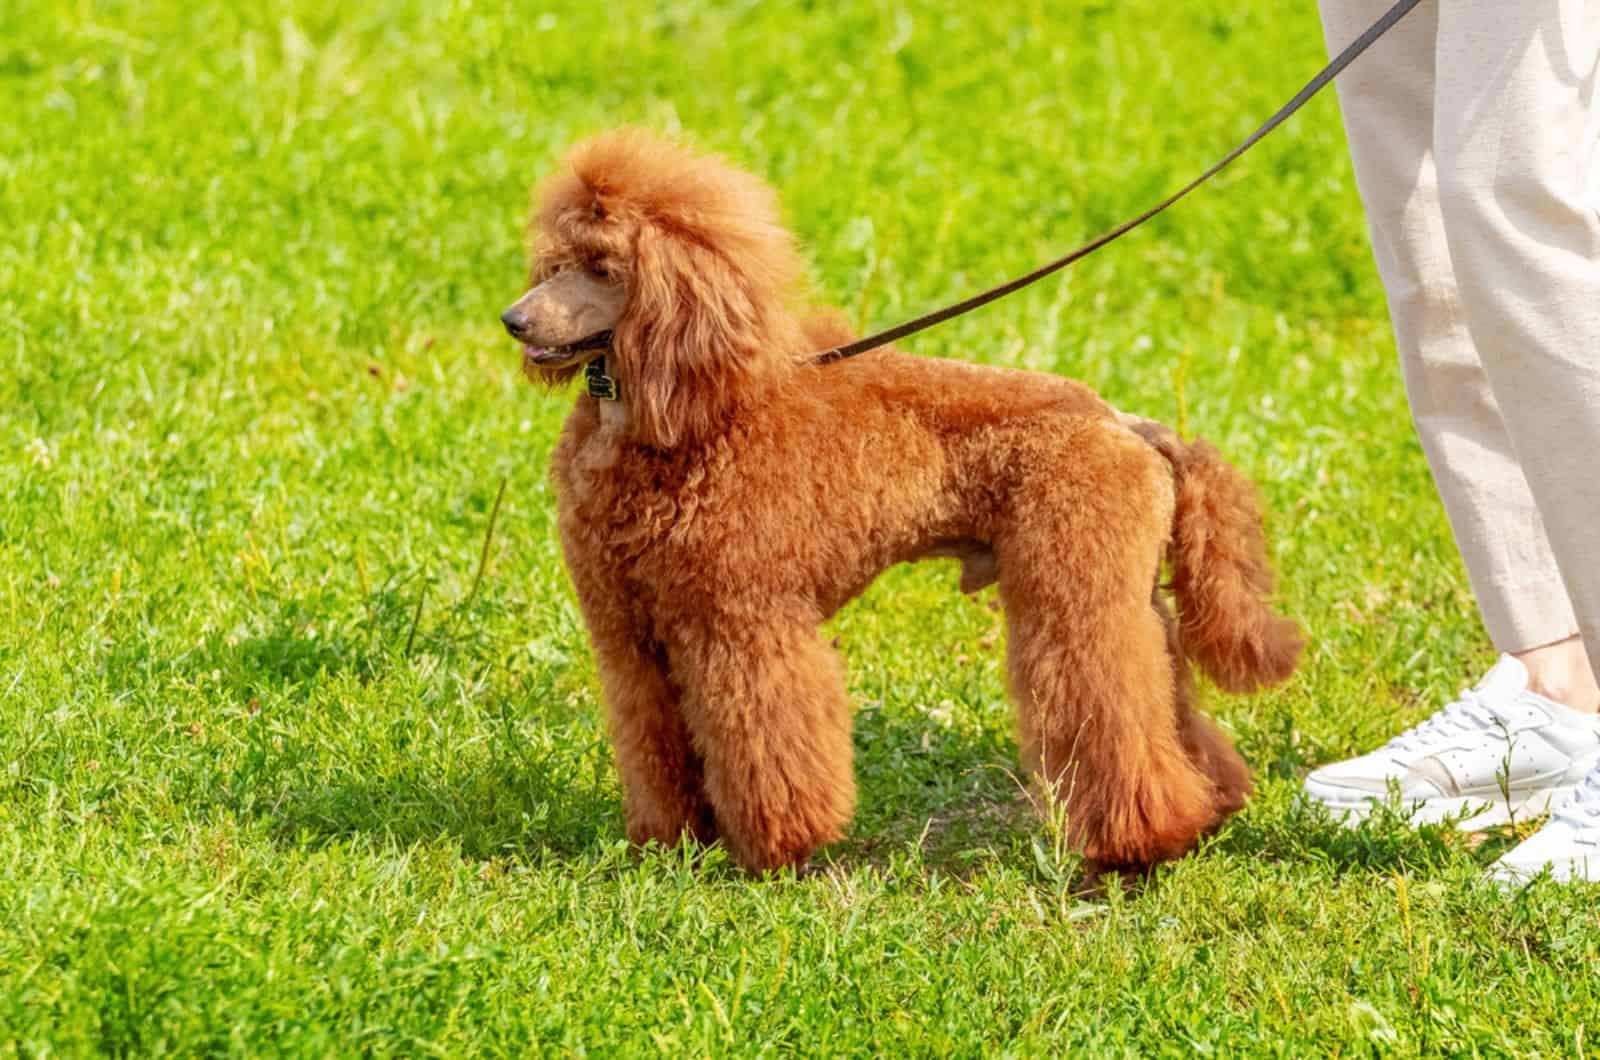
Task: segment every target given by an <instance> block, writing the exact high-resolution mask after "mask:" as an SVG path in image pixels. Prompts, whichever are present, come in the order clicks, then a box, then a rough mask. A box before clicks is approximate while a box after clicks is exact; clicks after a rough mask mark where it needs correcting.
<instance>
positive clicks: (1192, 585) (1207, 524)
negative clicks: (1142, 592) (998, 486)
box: [1122, 416, 1305, 692]
mask: <svg viewBox="0 0 1600 1060" xmlns="http://www.w3.org/2000/svg"><path fill="white" fill-rule="evenodd" d="M1122 419H1123V422H1124V423H1127V424H1128V425H1129V426H1130V427H1132V428H1133V429H1134V430H1135V431H1136V432H1138V433H1139V434H1140V435H1142V436H1143V437H1144V438H1145V439H1146V440H1147V441H1149V442H1150V444H1151V445H1152V446H1154V447H1155V449H1156V450H1157V451H1158V452H1160V453H1161V455H1162V456H1164V457H1166V459H1167V462H1168V463H1170V464H1171V465H1172V471H1173V475H1174V476H1175V478H1176V485H1177V504H1176V507H1175V509H1174V512H1173V518H1172V545H1171V549H1170V551H1169V558H1170V559H1171V564H1172V591H1173V595H1174V596H1176V597H1177V603H1178V628H1179V641H1180V643H1181V644H1182V646H1183V652H1184V654H1185V655H1187V656H1189V657H1190V658H1192V659H1194V660H1195V661H1196V662H1198V663H1199V664H1200V667H1201V668H1202V669H1203V670H1205V672H1206V673H1207V674H1209V675H1210V677H1211V679H1212V680H1213V681H1215V682H1216V683H1217V684H1218V685H1219V686H1220V687H1222V688H1224V689H1226V690H1227V691H1229V692H1251V691H1254V690H1255V689H1257V688H1261V687H1264V686H1267V685H1275V684H1277V683H1279V682H1280V681H1284V680H1286V679H1287V678H1288V677H1289V676H1290V675H1291V674H1293V673H1294V669H1295V666H1296V664H1297V663H1298V662H1299V660H1300V652H1301V649H1303V648H1304V647H1305V638H1304V636H1303V635H1302V634H1301V632H1300V627H1299V626H1298V625H1297V624H1296V623H1295V622H1294V621H1293V620H1292V619H1289V618H1285V617H1284V616H1282V615H1279V614H1277V613H1275V612H1274V611H1273V610H1272V607H1271V604H1270V600H1271V596H1272V589H1273V574H1272V566H1271V564H1270V563H1269V562H1268V560H1267V543H1266V536H1265V533H1264V532H1263V530H1262V517H1261V503H1260V500H1259V499H1258V498H1257V496H1256V490H1255V487H1254V485H1253V484H1252V483H1251V482H1250V480H1249V479H1247V478H1245V476H1244V475H1243V474H1242V473H1241V472H1240V471H1239V470H1238V469H1237V468H1235V467H1234V466H1233V465H1231V464H1229V463H1228V462H1227V461H1226V460H1224V459H1223V458H1222V454H1221V453H1219V452H1217V450H1216V449H1215V448H1214V447H1213V446H1211V445H1210V444H1208V443H1207V442H1204V441H1200V440H1198V439H1197V440H1196V441H1194V442H1192V443H1187V444H1186V443H1184V442H1183V441H1182V440H1181V439H1180V438H1179V437H1178V435H1177V434H1176V432H1174V431H1172V430H1170V429H1169V428H1167V427H1164V426H1162V425H1161V424H1158V423H1155V422H1153V421H1151V420H1137V419H1134V418H1133V417H1129V416H1123V417H1122Z"/></svg>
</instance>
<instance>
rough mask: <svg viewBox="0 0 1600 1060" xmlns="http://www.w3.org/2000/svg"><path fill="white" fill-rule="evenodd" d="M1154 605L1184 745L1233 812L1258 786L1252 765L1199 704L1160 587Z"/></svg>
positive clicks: (1226, 809) (1221, 801)
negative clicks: (1163, 635) (1169, 663)
mask: <svg viewBox="0 0 1600 1060" xmlns="http://www.w3.org/2000/svg"><path fill="white" fill-rule="evenodd" d="M1151 606H1153V607H1154V608H1155V612H1156V615H1157V616H1158V617H1159V618H1160V619H1161V625H1162V628H1163V629H1165V630H1166V634H1167V655H1168V657H1169V658H1171V660H1172V685H1173V690H1174V692H1175V694H1176V695H1175V700H1176V701H1175V703H1174V704H1173V705H1174V707H1175V708H1176V711H1177V718H1178V731H1179V733H1180V734H1181V735H1182V737H1183V746H1184V747H1185V749H1187V750H1188V752H1189V757H1191V758H1193V759H1194V761H1195V764H1196V765H1197V766H1199V767H1200V772H1202V773H1204V774H1205V775H1206V776H1208V777H1210V778H1211V783H1212V785H1213V786H1215V788H1216V791H1217V804H1218V808H1219V809H1220V810H1221V811H1222V813H1223V814H1224V815H1231V814H1233V813H1236V812H1238V811H1239V810H1240V809H1242V808H1243V807H1244V804H1245V800H1246V799H1248V798H1249V797H1250V792H1251V791H1252V790H1253V789H1254V787H1255V785H1254V784H1253V783H1252V781H1251V779H1250V767H1249V766H1247V765H1245V762H1244V759H1243V758H1241V757H1239V752H1238V751H1236V750H1235V749H1234V746H1233V741H1231V740H1229V739H1228V737H1227V734H1226V733H1224V732H1223V731H1222V729H1221V728H1219V727H1218V726H1217V723H1216V722H1214V721H1212V720H1211V719H1210V718H1208V717H1207V716H1206V715H1205V714H1204V713H1203V712H1202V711H1201V710H1200V708H1199V706H1198V705H1197V702H1196V696H1195V691H1194V676H1193V674H1191V673H1190V672H1189V660H1188V659H1187V658H1186V657H1185V656H1184V654H1183V644H1182V641H1181V639H1180V634H1179V630H1178V620H1177V617H1176V616H1174V615H1173V613H1172V608H1171V607H1169V606H1168V604H1167V601H1166V600H1165V599H1164V598H1163V597H1162V595H1161V593H1160V591H1159V590H1157V591H1156V592H1154V593H1153V594H1152V599H1151Z"/></svg>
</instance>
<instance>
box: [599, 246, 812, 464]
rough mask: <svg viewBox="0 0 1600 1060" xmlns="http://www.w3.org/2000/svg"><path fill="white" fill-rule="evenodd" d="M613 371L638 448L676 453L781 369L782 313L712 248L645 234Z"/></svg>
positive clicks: (618, 332) (630, 285)
mask: <svg viewBox="0 0 1600 1060" xmlns="http://www.w3.org/2000/svg"><path fill="white" fill-rule="evenodd" d="M627 282H628V306H627V308H626V310H624V312H623V316H622V320H621V321H619V322H618V324H617V327H616V329H615V336H614V338H613V339H612V349H613V351H614V353H615V355H616V363H615V366H614V368H612V371H614V372H615V374H616V376H617V380H618V382H619V383H620V385H621V387H622V395H623V401H624V402H625V403H626V404H627V407H628V416H629V420H630V426H631V428H632V430H633V432H634V435H635V436H636V437H637V438H638V440H639V441H641V442H643V443H645V444H646V445H651V446H655V447H657V448H663V449H665V448H670V447H672V446H675V445H678V444H680V443H682V442H686V441H692V440H694V439H696V438H700V437H704V436H705V435H707V434H708V433H710V432H711V431H712V430H714V429H715V428H716V427H717V426H718V425H719V424H721V423H722V422H723V421H724V420H725V419H726V417H727V416H728V415H729V413H730V412H731V411H732V410H733V408H734V406H735V405H736V404H737V403H738V401H739V400H740V398H741V397H743V396H747V395H748V394H749V393H750V390H751V387H752V384H754V383H755V382H756V380H757V379H758V378H759V377H760V376H761V375H762V374H763V373H764V372H765V371H767V370H769V369H770V368H771V367H772V366H773V365H774V364H777V363H779V359H780V357H781V354H780V351H779V350H778V349H776V348H775V346H776V343H775V341H774V340H775V339H776V338H777V336H776V334H775V327H774V325H775V323H776V320H775V316H776V315H777V314H778V312H779V311H778V310H776V308H775V307H774V306H772V305H769V304H767V302H768V301H769V299H766V298H764V297H763V293H764V292H762V291H761V290H760V289H759V285H757V284H756V283H754V282H753V281H752V278H751V277H750V276H748V275H745V274H743V273H741V272H740V271H739V270H738V269H735V268H733V267H732V266H731V265H730V264H729V263H728V261H727V260H726V259H724V258H723V257H722V256H721V255H719V254H717V253H716V252H714V251H713V250H711V249H710V248H708V247H706V246H704V245H702V244H700V243H699V242H697V241H694V240H692V239H688V238H674V237H673V236H672V235H671V234H669V233H666V232H663V231H662V230H660V229H659V228H658V227H656V226H655V225H648V224H647V225H644V226H642V227H641V228H640V229H639V233H638V237H637V241H636V244H635V247H634V252H633V255H632V262H631V267H630V271H629V276H628V278H627Z"/></svg>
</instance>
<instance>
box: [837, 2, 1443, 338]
mask: <svg viewBox="0 0 1600 1060" xmlns="http://www.w3.org/2000/svg"><path fill="white" fill-rule="evenodd" d="M1420 2H1421V0H1398V2H1397V3H1396V4H1395V5H1394V6H1393V7H1391V8H1390V9H1389V10H1388V11H1387V12H1385V13H1384V16H1383V17H1382V18H1380V19H1378V21H1377V22H1375V23H1374V24H1373V26H1372V28H1371V29H1369V30H1367V31H1366V32H1365V33H1363V34H1362V35H1361V36H1359V37H1357V38H1356V39H1355V41H1354V42H1353V43H1352V44H1351V45H1350V46H1349V47H1348V48H1346V49H1345V50H1344V51H1342V52H1340V53H1339V54H1338V55H1337V56H1336V57H1335V58H1334V60H1333V61H1332V62H1330V63H1329V64H1328V65H1327V66H1325V67H1323V69H1322V72H1321V73H1319V74H1318V75H1317V76H1316V77H1313V78H1312V79H1311V81H1310V82H1309V83H1308V84H1307V85H1306V87H1304V88H1302V89H1301V90H1300V91H1299V92H1298V93H1296V95H1295V97H1294V98H1293V99H1291V100H1290V101H1289V102H1287V103H1285V104H1284V105H1283V106H1282V107H1281V108H1279V110H1278V112H1277V113H1276V114H1274V115H1273V116H1272V117H1270V118H1268V119H1267V121H1266V123H1265V124H1263V125H1262V126H1261V128H1259V129H1257V130H1256V131H1255V132H1253V133H1251V134H1250V136H1249V138H1248V139H1246V140H1245V141H1244V143H1242V144H1240V145H1239V146H1238V147H1235V148H1234V149H1233V150H1232V151H1229V152H1228V153H1227V154H1226V155H1224V156H1223V158H1222V160H1221V161H1219V162H1217V163H1216V164H1215V165H1213V166H1212V167H1211V168H1210V169H1208V170H1206V171H1205V172H1204V173H1202V174H1200V175H1199V176H1198V177H1196V178H1195V179H1194V180H1192V181H1190V182H1189V183H1188V184H1186V185H1184V186H1183V187H1182V188H1180V189H1178V190H1177V191H1176V192H1174V193H1173V194H1171V195H1169V196H1168V197H1167V198H1165V199H1163V200H1162V201H1161V202H1159V203H1157V204H1156V205H1154V206H1152V207H1151V208H1150V209H1148V210H1146V211H1145V212H1144V213H1142V214H1140V215H1139V216H1138V217H1135V218H1134V219H1133V220H1131V221H1125V222H1123V223H1122V224H1120V225H1118V226H1117V227H1115V228H1113V229H1112V230H1111V231H1109V232H1107V233H1105V234H1104V235H1102V236H1099V237H1098V238H1096V239H1093V240H1090V241H1089V242H1087V243H1085V244H1084V245H1083V246H1081V247H1079V248H1078V249H1076V250H1074V251H1072V252H1071V253H1069V254H1067V255H1065V256H1063V257H1059V258H1057V259H1056V260H1054V261H1052V262H1049V263H1048V264H1045V265H1041V266H1039V267H1038V268H1037V269H1034V270H1033V271H1032V272H1030V273H1028V274H1027V275H1025V276H1018V277H1017V278H1016V279H1014V280H1009V281H1007V282H1006V283H1002V284H1000V285H999V286H998V287H991V288H989V289H988V290H987V291H984V292H982V293H981V294H975V295H973V296H972V297H971V298H966V299H963V300H961V301H959V302H956V303H954V304H953V305H947V306H945V307H944V308H943V309H936V310H934V311H933V312H931V313H925V314H923V315H922V316H920V317H917V318H916V319H915V320H908V321H906V322H905V323H904V324H896V325H895V326H894V327H892V328H889V329H888V330H886V331H880V332H878V333H876V334H874V335H868V336H867V337H866V338H864V339H857V340H856V341H854V342H852V343H848V344H846V345H844V346H835V347H833V348H832V349H829V350H823V351H822V352H821V353H819V354H817V355H816V357H815V362H816V363H817V364H832V363H833V362H835V361H842V360H844V359H845V358H846V357H854V356H856V355H857V354H860V353H866V352H867V351H868V350H875V349H877V348H878V347H880V346H887V345H888V344H889V343H891V342H893V341H895V340H896V339H903V338H905V337H906V336H907V335H914V334H916V333H917V332H919V331H926V330H927V329H928V328H931V327H933V326H934V325H935V324H942V323H944V322H945V321H946V320H949V319H950V318H951V317H958V316H961V315H962V314H963V313H970V312H972V311H973V310H974V309H977V308H979V307H980V306H986V305H988V304H989V303H990V302H993V301H995V300H997V299H1000V298H1004V297H1005V296H1006V295H1008V294H1011V293H1012V292H1013V291H1020V290H1021V289H1022V288H1024V287H1027V286H1028V285H1029V284H1032V283H1037V282H1038V281H1040V280H1042V279H1044V278H1045V277H1046V276H1049V275H1050V274H1051V273H1053V272H1059V271H1060V270H1062V269H1064V268H1066V267H1067V266H1068V265H1071V264H1072V263H1073V262H1076V261H1080V260H1082V259H1083V258H1086V257H1088V256H1089V255H1090V254H1093V253H1094V252H1095V251H1097V250H1099V249H1100V248H1101V247H1103V246H1105V245H1106V244H1107V243H1112V242H1115V241H1116V240H1118V239H1121V238H1122V237H1123V236H1125V235H1127V234H1128V233H1129V232H1131V231H1133V230H1134V229H1135V228H1138V227H1139V226H1140V225H1142V224H1144V223H1145V222H1146V221H1148V220H1150V219H1151V218H1152V217H1155V216H1156V215H1157V214H1159V213H1161V212H1163V211H1164V210H1166V208H1167V207H1169V206H1171V205H1172V204H1173V203H1175V202H1177V201H1178V200H1179V199H1182V198H1183V197H1184V196H1186V195H1188V194H1189V193H1190V192H1191V191H1194V190H1195V189H1196V188H1198V187H1199V186H1200V185H1202V184H1204V183H1205V182H1206V181H1208V180H1210V179H1211V178H1212V177H1214V176H1216V175H1217V174H1218V173H1221V172H1222V171H1223V170H1224V169H1226V168H1228V166H1229V165H1231V164H1232V163H1233V161H1234V160H1235V159H1237V158H1238V157H1239V156H1240V155H1242V154H1244V153H1245V152H1246V151H1248V150H1250V148H1252V147H1254V146H1255V145H1256V144H1258V143H1260V142H1261V141H1262V140H1264V139H1265V138H1266V136H1267V134H1268V133H1270V132H1272V130H1274V129H1276V128H1277V127H1278V126H1280V125H1282V124H1283V123H1284V122H1286V121H1288V120H1289V119H1290V118H1291V117H1293V116H1294V114H1295V112H1296V111H1298V110H1299V109H1300V108H1301V107H1303V106H1305V105H1306V104H1307V103H1308V102H1310V100H1311V97H1313V96H1315V95H1316V94H1317V93H1318V92H1321V91H1322V90H1323V89H1324V88H1326V87H1328V85H1329V84H1330V83H1331V82H1332V81H1333V79H1334V78H1336V77H1338V76H1339V75H1340V74H1341V73H1343V72H1344V68H1345V67H1347V66H1349V65H1350V64H1351V63H1353V62H1355V61H1356V59H1357V58H1358V57H1359V56H1360V55H1361V53H1362V52H1364V51H1366V50H1367V49H1368V48H1370V47H1372V45H1373V44H1374V43H1375V42H1376V41H1377V40H1378V38H1380V37H1382V36H1383V35H1384V34H1385V33H1388V32H1389V31H1390V30H1391V29H1393V28H1394V26H1395V24H1396V23H1397V22H1399V21H1400V20H1401V19H1402V18H1404V17H1405V16H1406V15H1407V14H1408V13H1409V12H1410V11H1411V9H1412V8H1414V7H1416V6H1417V4H1418V3H1420Z"/></svg>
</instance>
